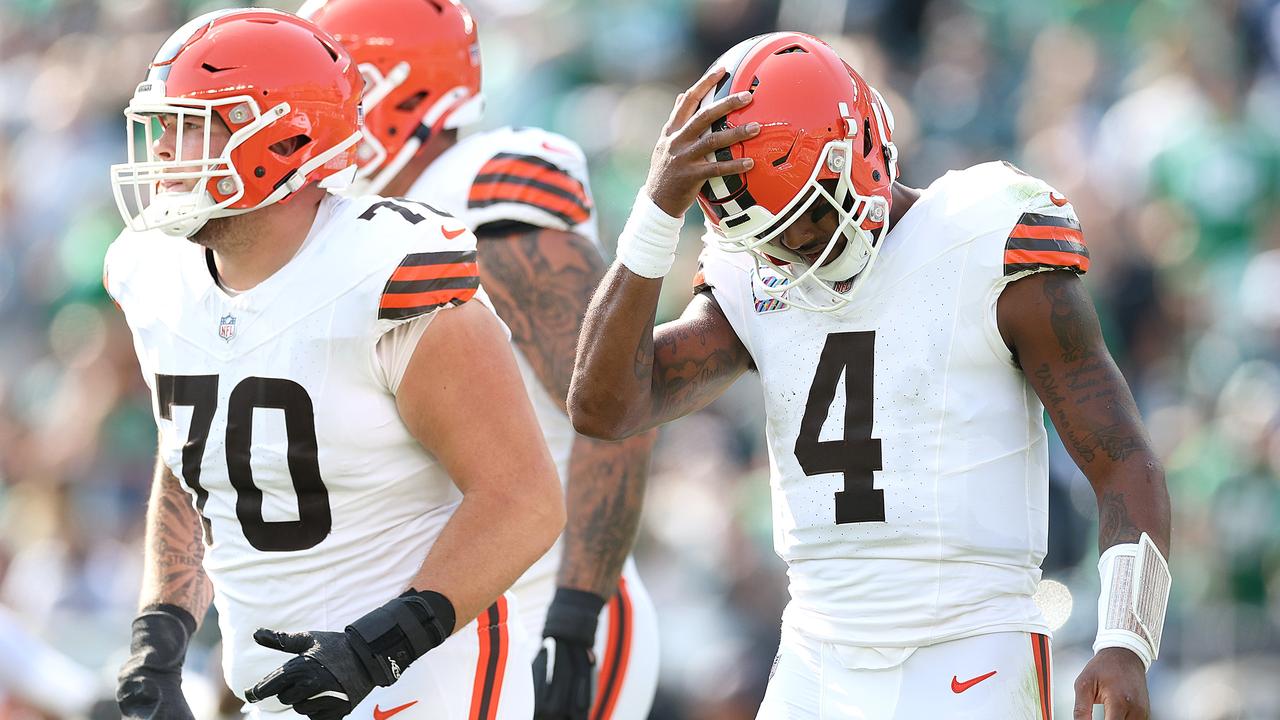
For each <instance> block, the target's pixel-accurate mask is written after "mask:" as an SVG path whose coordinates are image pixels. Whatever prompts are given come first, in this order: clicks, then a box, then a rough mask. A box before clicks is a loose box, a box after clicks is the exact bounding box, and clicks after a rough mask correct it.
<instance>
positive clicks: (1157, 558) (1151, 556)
mask: <svg viewBox="0 0 1280 720" xmlns="http://www.w3.org/2000/svg"><path fill="white" fill-rule="evenodd" d="M1098 574H1099V575H1100V576H1101V578H1102V592H1101V595H1100V597H1099V598H1098V636H1097V638H1096V639H1095V640H1094V641H1093V651H1094V652H1097V651H1099V650H1101V649H1103V648H1107V647H1122V648H1127V649H1129V650H1132V651H1133V652H1134V654H1136V655H1137V656H1138V657H1139V658H1141V659H1142V664H1143V665H1144V666H1145V667H1146V668H1147V669H1150V668H1151V663H1153V662H1155V659H1156V657H1158V656H1159V655H1160V635H1161V633H1162V631H1163V629H1164V614H1165V609H1166V607H1167V606H1168V603H1169V586H1170V584H1171V577H1170V575H1169V564H1168V563H1167V562H1166V561H1165V559H1164V556H1163V555H1161V554H1160V549H1159V548H1157V547H1156V545H1155V543H1154V542H1152V541H1151V536H1149V535H1147V534H1146V533H1142V537H1140V538H1139V539H1138V542H1137V543H1124V544H1120V545H1112V546H1111V547H1109V548H1107V550H1106V552H1104V553H1102V557H1100V558H1098Z"/></svg>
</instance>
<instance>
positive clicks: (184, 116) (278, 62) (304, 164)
mask: <svg viewBox="0 0 1280 720" xmlns="http://www.w3.org/2000/svg"><path fill="white" fill-rule="evenodd" d="M360 85H361V83H360V76H359V73H358V72H357V70H356V68H355V64H354V63H353V62H352V61H351V57H350V56H349V55H348V54H347V53H346V52H345V51H344V50H343V49H342V48H341V46H339V45H338V44H337V42H336V41H334V40H333V38H331V37H329V36H328V35H326V34H325V33H324V32H322V31H321V30H319V29H318V28H316V27H315V26H314V25H312V24H311V23H309V22H307V21H305V20H302V19H301V18H298V17H296V16H294V15H290V14H288V13H284V12H279V11H275V10H266V9H238V10H223V11H218V12H212V13H208V14H206V15H202V16H200V17H198V18H196V19H195V20H192V21H191V22H189V23H187V24H186V25H184V26H182V27H181V28H180V29H179V30H178V31H177V32H175V33H174V34H173V35H171V36H170V37H169V39H168V40H167V41H166V42H165V44H164V46H163V47H161V48H160V52H158V53H157V54H156V56H155V59H154V60H153V61H152V62H151V66H150V69H149V71H148V72H147V79H146V80H144V81H143V82H142V83H141V84H139V85H138V87H137V90H136V91H135V92H134V95H133V99H132V100H130V101H129V106H128V107H127V108H125V117H126V118H127V120H128V123H127V124H128V132H129V161H128V162H126V163H122V164H119V165H114V166H112V168H111V173H112V178H111V180H112V187H113V190H114V192H115V196H116V204H117V206H118V207H119V209H120V213H121V215H123V216H124V219H125V223H126V224H128V225H129V227H130V228H131V229H134V230H150V229H160V230H162V231H164V232H165V233H168V234H170V235H174V236H185V237H190V236H191V235H193V234H194V233H195V232H196V231H198V230H199V229H200V228H201V227H203V226H204V224H205V222H207V221H208V220H209V219H210V218H214V217H226V216H230V215H238V214H241V213H246V212H250V211H252V210H256V209H258V208H262V207H266V206H267V205H271V204H273V203H277V202H282V201H284V200H285V199H286V198H288V197H289V196H291V195H292V194H293V193H295V192H297V191H298V190H300V189H302V188H303V187H304V186H306V185H307V184H308V183H311V182H316V181H324V180H326V179H328V178H332V177H334V176H335V175H336V174H338V173H340V172H341V171H343V170H345V169H347V168H350V167H352V166H353V165H354V163H355V144H356V142H357V141H358V140H359V139H360V129H359V125H360V121H359V98H360ZM156 116H165V117H170V118H172V125H171V127H172V131H173V132H174V133H176V135H177V141H176V144H175V146H174V152H173V155H172V157H171V158H167V159H166V158H162V157H160V156H158V155H157V153H156V147H155V139H156V138H155V137H154V135H155V132H156V127H155V125H154V124H153V119H154V118H155V117H156ZM197 118H198V119H201V120H202V122H200V123H198V124H196V125H193V126H192V129H191V130H190V131H191V132H201V130H198V129H196V127H197V126H203V130H202V132H203V152H202V153H201V154H200V155H199V156H198V157H185V156H184V152H183V149H184V143H183V138H182V133H183V131H184V126H185V125H186V124H187V122H188V121H191V120H193V119H197ZM215 118H217V119H218V120H221V122H222V123H223V124H225V125H226V127H227V129H228V131H229V132H230V138H229V139H228V141H227V143H226V145H225V147H224V148H222V150H221V152H214V151H213V148H211V144H210V132H211V130H212V128H213V125H214V123H215V122H217V120H215ZM140 140H142V141H145V150H142V151H140V149H139V147H138V144H139V142H138V141H140ZM143 153H145V158H146V159H145V160H139V159H138V156H139V155H142V154H143ZM168 180H194V181H195V184H194V187H192V189H191V190H190V191H186V192H161V190H162V189H163V188H161V187H160V185H161V183H162V182H164V181H168Z"/></svg>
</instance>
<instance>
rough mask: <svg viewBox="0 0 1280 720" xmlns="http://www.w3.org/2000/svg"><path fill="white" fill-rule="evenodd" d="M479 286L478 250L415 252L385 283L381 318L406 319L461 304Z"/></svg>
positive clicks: (380, 309)
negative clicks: (446, 306)
mask: <svg viewBox="0 0 1280 720" xmlns="http://www.w3.org/2000/svg"><path fill="white" fill-rule="evenodd" d="M479 286H480V272H479V267H478V265H477V264H476V251H475V250H465V251H449V252H425V253H412V254H410V255H406V256H405V258H404V260H402V261H401V262H400V265H399V267H397V268H396V269H395V271H394V272H392V273H391V277H390V278H389V279H388V280H387V284H386V286H385V287H383V289H382V297H381V298H380V300H379V302H378V318H379V319H383V320H403V319H405V318H411V317H414V316H416V315H425V314H426V313H429V312H431V311H433V310H436V309H438V308H440V307H443V306H445V305H461V304H462V303H464V302H466V301H468V300H470V299H471V298H472V297H474V296H475V294H476V288H478V287H479Z"/></svg>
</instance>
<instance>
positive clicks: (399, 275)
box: [351, 196, 480, 323]
mask: <svg viewBox="0 0 1280 720" xmlns="http://www.w3.org/2000/svg"><path fill="white" fill-rule="evenodd" d="M353 202H354V206H353V208H352V210H351V213H352V215H354V220H353V222H360V221H366V222H370V223H376V224H378V225H382V226H384V227H385V229H386V231H387V232H385V233H382V232H380V233H378V235H377V237H375V238H371V239H370V241H369V242H368V243H365V244H364V245H365V247H366V248H368V247H369V246H379V247H380V248H381V250H380V251H379V255H380V257H381V260H380V262H382V263H383V265H382V267H383V268H384V269H383V270H382V272H383V273H384V274H383V275H382V277H385V278H386V282H385V285H383V288H382V292H381V294H380V295H379V298H378V319H379V320H390V321H393V323H398V322H400V321H404V320H409V319H412V318H415V317H418V316H420V315H426V314H428V313H431V312H434V311H435V310H439V309H440V308H444V307H452V306H455V305H461V304H462V303H464V302H466V301H468V300H470V299H471V298H472V297H474V296H475V294H476V289H477V288H478V287H479V286H480V272H479V268H478V266H477V264H476V238H475V235H474V234H472V233H471V231H470V230H468V229H467V227H466V226H465V225H464V224H463V223H462V221H460V220H457V219H455V218H454V217H453V216H452V215H449V214H448V213H446V212H443V211H441V210H438V209H436V208H434V207H432V206H430V205H428V204H426V203H424V202H421V201H418V200H409V199H405V198H382V197H374V196H371V197H367V198H359V199H358V200H355V201H353Z"/></svg>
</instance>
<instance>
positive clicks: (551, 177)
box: [467, 153, 592, 226]
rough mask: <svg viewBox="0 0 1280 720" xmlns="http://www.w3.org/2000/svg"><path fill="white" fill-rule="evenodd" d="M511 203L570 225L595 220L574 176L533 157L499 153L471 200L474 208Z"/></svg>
mask: <svg viewBox="0 0 1280 720" xmlns="http://www.w3.org/2000/svg"><path fill="white" fill-rule="evenodd" d="M504 202H511V203H518V204H522V205H529V206H531V207H536V208H538V209H540V210H543V211H544V212H547V213H549V214H550V215H552V216H554V217H556V218H558V219H560V220H561V221H563V222H564V223H565V224H567V225H570V226H572V225H577V224H580V223H583V222H586V221H587V220H588V219H590V217H591V210H592V203H591V197H590V195H588V194H587V190H586V188H585V187H584V186H583V184H582V183H581V182H579V181H578V180H577V179H575V178H574V177H573V176H572V175H570V174H569V173H567V172H565V171H564V170H563V169H562V168H560V167H559V166H557V165H555V164H554V163H551V162H548V161H546V160H544V159H542V158H539V157H535V156H532V155H516V154H514V153H499V154H497V155H495V156H494V157H493V159H492V160H490V161H489V162H487V163H485V164H484V166H483V167H481V168H480V172H479V174H477V175H476V178H475V180H474V181H473V182H472V185H471V190H470V193H469V194H468V198H467V206H468V207H471V208H480V207H488V206H490V205H497V204H499V203H504Z"/></svg>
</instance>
